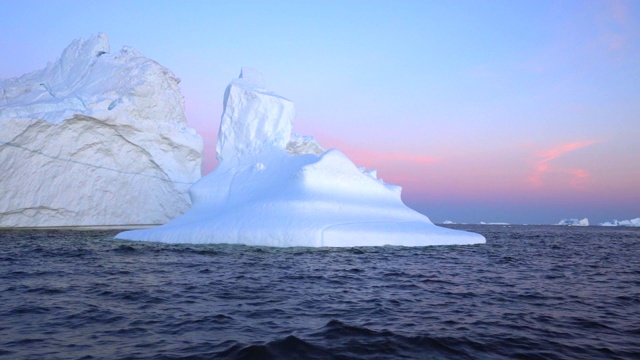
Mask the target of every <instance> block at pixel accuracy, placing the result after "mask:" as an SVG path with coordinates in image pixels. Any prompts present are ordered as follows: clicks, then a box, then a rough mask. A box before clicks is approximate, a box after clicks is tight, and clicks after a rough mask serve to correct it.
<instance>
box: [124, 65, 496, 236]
mask: <svg viewBox="0 0 640 360" xmlns="http://www.w3.org/2000/svg"><path fill="white" fill-rule="evenodd" d="M293 117H294V111H293V103H291V102H290V101H289V100H287V99H284V98H282V97H280V96H278V95H276V94H273V93H271V92H268V91H266V90H265V89H264V88H263V82H262V79H261V77H260V75H259V74H257V73H256V72H255V71H247V70H246V69H243V71H242V73H241V76H240V78H239V79H237V80H234V81H233V82H232V83H231V84H230V85H229V87H228V88H227V90H226V92H225V99H224V113H223V115H222V121H221V124H220V131H219V135H218V145H217V153H218V160H219V164H218V167H217V168H216V169H215V171H213V172H212V173H211V174H209V175H207V176H205V177H203V178H202V179H200V180H199V181H198V182H197V183H195V184H194V185H193V186H192V187H191V188H190V189H189V194H190V196H191V200H192V204H193V205H192V207H191V209H190V210H188V211H187V212H186V213H185V214H184V215H182V216H180V217H178V218H176V219H174V220H172V221H170V222H168V223H167V224H165V225H163V226H160V227H157V228H152V229H145V230H134V231H127V232H123V233H120V234H118V235H117V236H116V238H118V239H128V240H142V241H156V242H169V243H226V244H244V245H256V246H279V247H291V246H309V247H320V246H329V247H345V246H382V245H401V246H426V245H461V244H478V243H484V242H485V238H484V237H483V236H481V235H479V234H475V233H470V232H465V231H458V230H452V229H447V228H442V227H438V226H436V225H434V224H433V223H431V221H430V220H429V219H428V218H427V217H426V216H424V215H422V214H420V213H418V212H416V211H414V210H412V209H410V208H408V207H407V206H406V205H404V203H403V202H402V200H401V197H400V192H401V188H400V187H399V186H395V185H390V184H386V183H384V182H383V181H382V180H381V179H378V178H377V177H376V173H375V171H366V170H365V169H364V168H358V167H356V165H354V164H353V162H351V160H349V158H347V157H346V156H345V155H344V154H343V153H342V152H340V151H339V150H336V149H332V150H328V151H324V149H322V148H321V147H320V146H319V145H318V144H317V143H316V142H315V140H314V139H313V138H312V137H308V136H307V137H303V136H298V135H294V136H292V134H291V128H292V121H293Z"/></svg>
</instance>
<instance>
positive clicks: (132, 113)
mask: <svg viewBox="0 0 640 360" xmlns="http://www.w3.org/2000/svg"><path fill="white" fill-rule="evenodd" d="M179 81H180V80H179V79H178V78H177V77H176V76H175V75H174V74H173V73H171V71H169V70H168V69H166V68H164V67H163V66H161V65H160V64H158V63H157V62H155V61H153V60H151V59H148V58H146V57H144V56H143V55H142V54H140V53H139V52H138V51H137V50H135V49H133V48H131V47H128V46H125V47H123V48H122V50H120V51H119V52H116V53H114V54H111V53H110V46H109V39H108V38H107V36H106V35H105V34H102V33H100V34H97V35H93V36H91V37H90V38H89V39H88V40H81V39H79V40H75V41H73V42H72V43H71V44H70V45H69V46H68V47H67V48H66V49H65V50H64V51H63V53H62V55H61V57H60V58H59V59H58V60H57V61H55V62H53V63H49V64H48V65H47V66H46V67H45V68H44V69H41V70H37V71H34V72H31V73H28V74H25V75H23V76H21V77H18V78H11V79H5V80H0V174H2V175H0V194H2V195H1V201H0V227H56V226H112V225H138V224H140V225H142V224H162V223H165V222H167V221H169V220H171V219H173V218H175V217H177V216H178V215H180V214H182V213H183V212H184V211H186V210H187V209H189V207H190V205H191V203H190V198H189V195H188V189H189V187H190V186H191V185H192V184H193V183H194V182H196V181H197V180H198V179H200V177H201V164H202V148H203V145H202V138H201V137H200V136H199V135H198V134H197V133H196V132H195V130H193V129H190V128H188V127H187V122H186V119H185V115H184V99H183V97H182V94H181V93H180V88H179V86H178V84H179Z"/></svg>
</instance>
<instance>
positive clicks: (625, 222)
mask: <svg viewBox="0 0 640 360" xmlns="http://www.w3.org/2000/svg"><path fill="white" fill-rule="evenodd" d="M600 226H634V227H635V226H638V227H640V217H639V218H635V219H630V220H620V221H618V220H611V221H607V222H603V223H602V224H600Z"/></svg>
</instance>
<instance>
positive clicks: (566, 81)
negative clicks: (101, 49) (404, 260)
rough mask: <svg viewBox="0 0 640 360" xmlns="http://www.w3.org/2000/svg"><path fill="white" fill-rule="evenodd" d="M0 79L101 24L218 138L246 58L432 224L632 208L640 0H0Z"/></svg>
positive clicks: (639, 139)
mask: <svg viewBox="0 0 640 360" xmlns="http://www.w3.org/2000/svg"><path fill="white" fill-rule="evenodd" d="M0 8H1V9H2V11H1V12H0V19H1V20H2V27H1V28H0V78H10V77H17V76H20V75H22V74H24V73H27V72H30V71H34V70H38V69H41V68H43V67H44V66H46V64H47V62H49V61H55V60H56V59H57V58H59V56H60V54H61V53H62V50H63V49H64V48H65V47H66V46H67V45H69V43H71V41H72V40H74V39H77V38H83V39H87V38H88V37H90V36H91V35H92V34H95V33H98V32H104V33H106V34H107V36H108V37H109V40H110V44H111V51H112V52H116V51H119V49H120V48H122V46H124V45H129V46H132V47H134V48H136V49H137V50H139V51H140V52H141V53H142V54H144V55H145V56H147V57H149V58H151V59H154V60H156V61H157V62H159V63H160V64H162V65H163V66H165V67H167V68H169V69H170V70H171V71H172V72H173V73H175V74H176V75H177V76H178V77H179V78H181V80H182V81H181V83H180V86H181V90H182V93H183V95H184V98H185V106H186V116H187V119H188V122H189V125H190V126H191V127H193V128H195V129H196V130H197V131H198V133H200V134H201V135H202V137H203V138H204V142H205V153H204V156H205V160H204V169H203V172H204V173H205V174H206V173H209V172H211V171H212V170H213V169H214V168H215V166H216V164H217V163H216V160H215V144H216V138H217V132H218V127H219V125H220V117H221V115H222V99H223V94H224V90H225V88H226V86H227V84H228V83H229V82H230V81H231V80H232V79H233V78H236V77H237V76H238V74H239V72H240V68H241V67H243V66H248V67H252V68H254V69H257V70H259V71H261V72H262V73H263V75H264V77H265V80H266V83H267V86H268V87H269V88H270V89H271V90H272V91H274V92H276V93H278V94H280V95H282V96H284V97H287V98H289V99H291V100H292V101H293V102H294V103H295V107H296V119H295V122H294V131H295V132H297V133H299V134H302V135H313V136H314V137H316V139H317V140H318V142H319V143H320V144H321V145H322V146H323V147H325V148H327V149H329V148H338V149H340V150H341V151H343V152H344V153H345V154H347V155H348V156H349V157H350V158H351V159H352V160H353V161H354V163H356V164H357V165H359V166H365V167H366V168H367V169H377V171H378V176H379V177H381V178H382V179H384V181H385V182H388V183H392V184H396V185H400V186H402V187H403V192H402V198H403V201H404V202H405V204H407V205H409V206H410V207H412V208H414V209H416V210H418V211H420V212H422V213H424V214H425V215H427V216H428V217H429V218H430V219H431V220H432V221H433V222H436V223H439V222H442V221H445V220H450V221H454V222H458V223H478V222H481V221H483V222H508V223H518V224H552V223H557V222H558V221H560V220H561V219H564V218H583V217H587V218H589V220H590V222H591V223H592V224H597V223H601V222H604V221H609V220H612V219H619V220H622V219H630V218H635V217H640V2H638V1H623V0H584V1H573V0H571V1H564V0H552V1H545V0H532V1H529V0H519V1H511V0H506V1H498V0H495V1H470V0H469V1H459V0H447V1H424V0H420V1H409V0H402V1H375V0H372V1H352V0H341V1H330V0H323V1H304V0H299V1H188V0H184V1H162V0H153V1H140V0H138V1H136V0H130V1H93V0H92V1H68V0H66V1H65V0H56V1H45V0H41V1H29V0H21V1H14V0H0Z"/></svg>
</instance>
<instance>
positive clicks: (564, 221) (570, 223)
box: [556, 218, 589, 226]
mask: <svg viewBox="0 0 640 360" xmlns="http://www.w3.org/2000/svg"><path fill="white" fill-rule="evenodd" d="M556 225H564V226H589V219H587V218H584V219H582V220H578V219H562V220H560V222H559V223H557V224H556Z"/></svg>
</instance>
